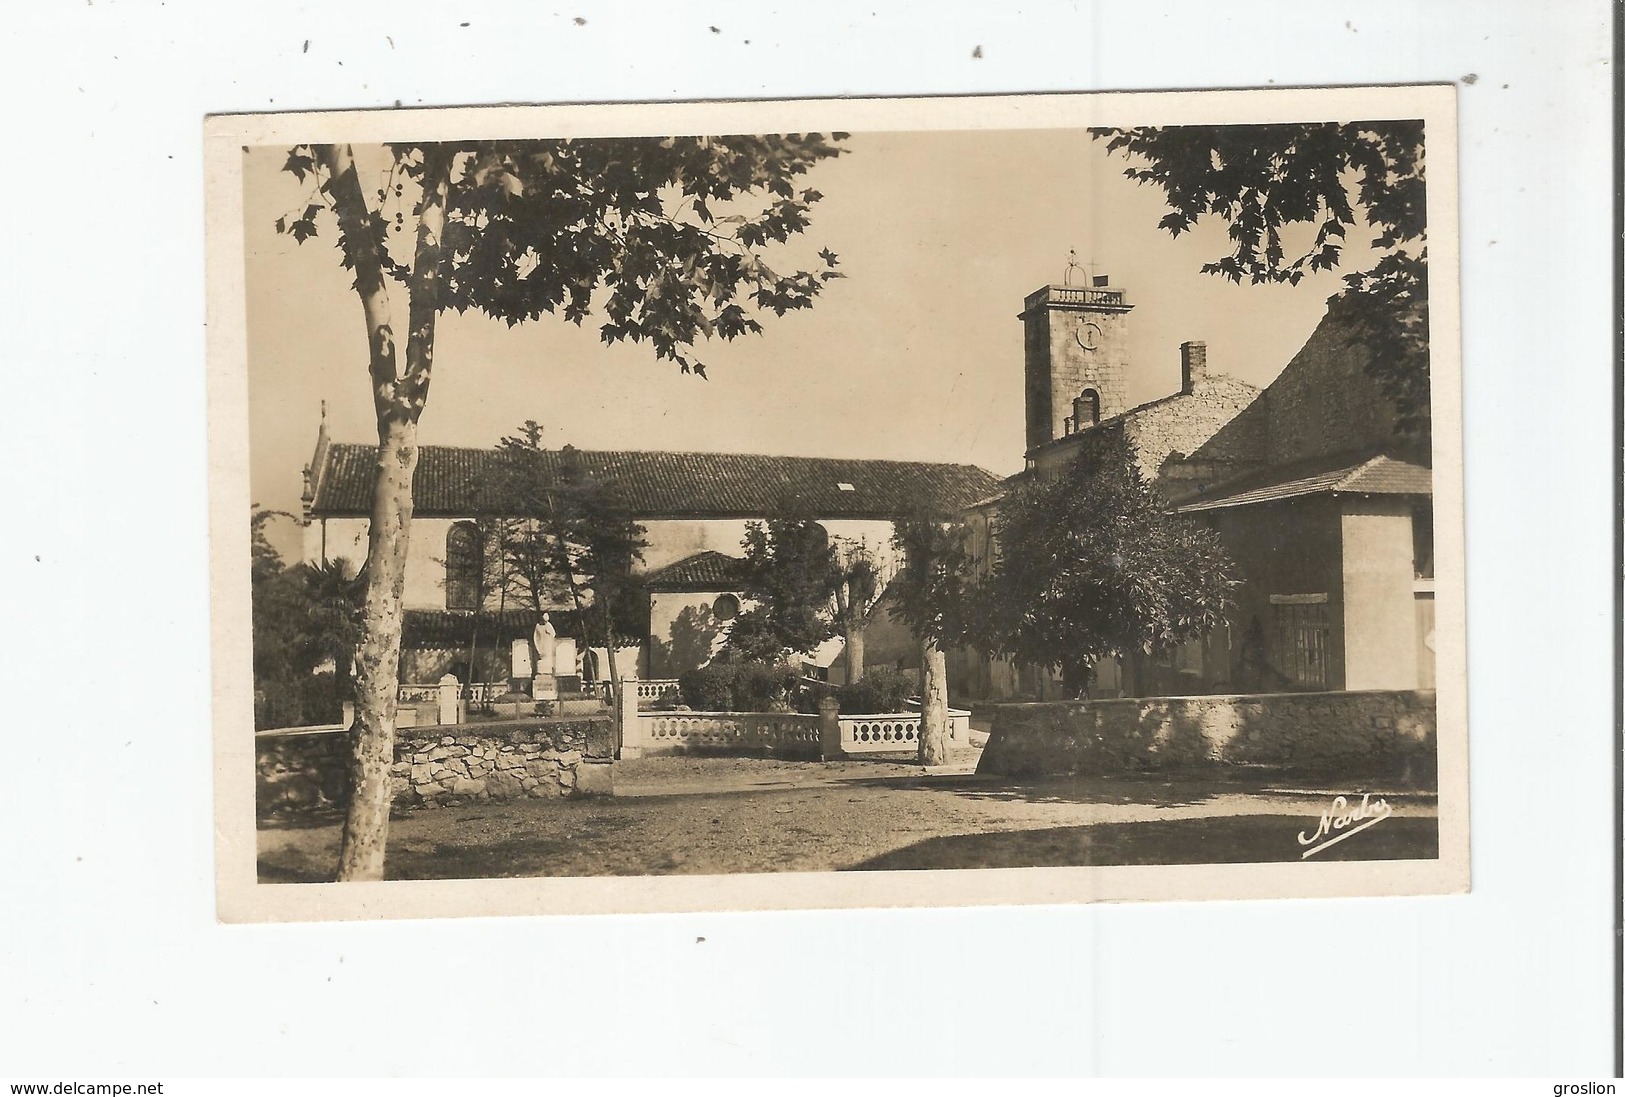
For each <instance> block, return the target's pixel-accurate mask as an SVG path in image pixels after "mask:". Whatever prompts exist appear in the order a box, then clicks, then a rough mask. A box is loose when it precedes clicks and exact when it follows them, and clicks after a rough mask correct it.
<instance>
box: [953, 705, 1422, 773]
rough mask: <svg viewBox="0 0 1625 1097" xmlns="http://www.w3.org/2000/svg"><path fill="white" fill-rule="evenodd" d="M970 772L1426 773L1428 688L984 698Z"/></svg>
mask: <svg viewBox="0 0 1625 1097" xmlns="http://www.w3.org/2000/svg"><path fill="white" fill-rule="evenodd" d="M988 707H989V708H990V709H991V710H992V712H993V727H992V731H991V733H990V736H989V739H988V744H987V748H986V749H985V750H984V751H983V752H982V758H981V762H980V763H979V764H978V765H977V768H976V771H977V772H978V773H985V774H995V775H1000V776H1007V777H1015V776H1074V775H1076V776H1107V775H1115V774H1124V773H1135V772H1140V771H1144V770H1155V769H1162V768H1167V767H1175V766H1212V765H1223V764H1232V765H1235V764H1252V765H1271V766H1278V767H1281V768H1284V769H1289V770H1296V771H1304V772H1317V771H1335V772H1336V773H1337V774H1339V775H1340V776H1356V775H1359V776H1390V777H1405V778H1410V779H1413V780H1418V781H1426V780H1430V779H1432V777H1433V775H1434V774H1435V773H1436V772H1437V770H1436V766H1437V760H1436V736H1435V702H1434V694H1433V691H1431V690H1365V691H1360V692H1347V693H1268V694H1229V695H1220V696H1211V697H1154V698H1152V697H1148V698H1126V699H1123V700H1111V701H1067V702H1050V703H1041V704H1022V705H1016V704H1007V705H991V706H988Z"/></svg>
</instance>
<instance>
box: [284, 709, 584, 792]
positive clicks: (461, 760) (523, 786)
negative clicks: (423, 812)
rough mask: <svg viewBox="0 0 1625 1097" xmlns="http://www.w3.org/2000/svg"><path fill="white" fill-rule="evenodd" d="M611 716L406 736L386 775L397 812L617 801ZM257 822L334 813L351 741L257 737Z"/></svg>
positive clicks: (406, 731) (405, 731)
mask: <svg viewBox="0 0 1625 1097" xmlns="http://www.w3.org/2000/svg"><path fill="white" fill-rule="evenodd" d="M613 758H614V739H613V728H612V727H611V725H610V721H609V719H608V717H607V716H606V717H592V718H587V717H557V718H552V719H545V718H537V719H530V720H515V721H502V722H497V721H492V722H490V723H479V724H457V725H444V726H437V727H419V728H401V729H399V730H398V731H397V733H396V740H395V762H394V765H393V766H392V767H391V770H390V774H391V778H392V782H393V785H394V791H395V806H396V807H398V808H401V807H439V806H441V805H443V804H449V803H461V802H464V801H469V800H517V799H521V798H526V797H530V798H535V799H547V798H550V797H567V796H570V797H573V796H607V795H611V794H613V792H614V778H613V771H612V761H613ZM255 761H256V766H257V791H258V797H257V798H258V808H259V812H260V813H261V814H268V813H275V812H290V811H313V810H321V809H324V808H337V807H339V806H341V805H342V804H343V803H344V799H345V796H346V772H347V767H348V765H349V738H348V735H347V734H346V733H345V732H343V731H340V730H329V731H292V732H273V733H262V734H260V735H258V736H256V737H255Z"/></svg>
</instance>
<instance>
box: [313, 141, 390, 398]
mask: <svg viewBox="0 0 1625 1097" xmlns="http://www.w3.org/2000/svg"><path fill="white" fill-rule="evenodd" d="M312 151H313V152H314V153H315V155H316V159H317V160H318V161H320V162H321V164H322V165H323V166H324V167H326V168H327V182H326V183H325V185H324V187H325V189H326V191H327V194H328V196H329V197H330V198H331V199H332V200H333V212H334V213H335V214H336V215H337V216H338V222H339V247H340V249H341V250H343V252H344V255H345V257H346V258H347V259H348V260H349V261H350V266H351V267H353V268H354V270H355V284H356V294H357V296H359V297H360V298H361V312H362V315H363V317H364V318H365V320H366V324H367V372H368V374H369V375H370V376H371V378H372V400H373V410H374V411H375V412H376V413H377V416H378V424H379V429H380V430H382V429H383V425H384V421H385V419H386V418H387V417H388V415H389V414H390V412H391V410H392V408H393V407H394V405H395V401H396V384H397V382H396V375H395V361H396V358H395V334H394V331H393V330H392V328H391V326H390V310H389V292H388V290H387V289H386V287H385V285H384V257H383V255H382V254H381V251H380V248H379V246H378V241H377V240H376V239H374V237H373V234H372V232H371V229H370V227H369V221H370V220H371V214H372V211H371V210H370V209H369V208H368V206H367V200H366V197H365V196H364V195H363V194H362V192H361V178H360V176H359V175H358V174H357V173H356V166H355V153H354V152H353V151H352V150H351V148H350V146H349V145H347V144H345V145H315V146H312Z"/></svg>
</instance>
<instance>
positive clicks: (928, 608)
mask: <svg viewBox="0 0 1625 1097" xmlns="http://www.w3.org/2000/svg"><path fill="white" fill-rule="evenodd" d="M892 541H893V543H894V544H895V545H896V547H897V549H898V551H899V552H900V553H901V554H902V557H903V566H902V568H901V569H900V570H899V571H898V573H897V575H896V577H895V578H893V579H892V581H891V586H890V588H889V589H890V591H891V592H892V594H893V596H894V597H895V598H896V601H895V602H894V603H893V605H892V609H891V612H892V616H894V617H895V618H897V619H899V620H901V621H903V622H904V623H906V624H907V625H908V627H909V631H910V632H912V633H913V634H914V637H915V639H916V640H918V641H919V644H920V755H919V758H920V764H921V765H923V766H937V765H942V764H943V763H945V762H946V761H947V760H948V660H947V655H946V649H947V648H949V647H952V646H954V645H955V644H958V643H961V642H963V640H964V639H965V637H966V635H967V633H968V631H969V622H970V617H969V611H970V609H971V600H970V593H971V591H970V588H969V576H970V560H969V557H968V556H967V555H966V553H965V547H964V546H965V528H964V523H963V521H962V520H961V519H960V518H959V517H958V516H957V515H946V514H939V513H935V512H932V511H929V510H921V511H919V512H917V513H915V514H912V515H909V516H907V517H906V518H904V519H902V520H900V521H898V522H897V523H895V525H894V526H893V532H892Z"/></svg>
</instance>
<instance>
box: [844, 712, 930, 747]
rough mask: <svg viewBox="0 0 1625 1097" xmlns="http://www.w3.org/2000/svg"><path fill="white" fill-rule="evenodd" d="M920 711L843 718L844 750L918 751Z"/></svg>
mask: <svg viewBox="0 0 1625 1097" xmlns="http://www.w3.org/2000/svg"><path fill="white" fill-rule="evenodd" d="M919 746H920V714H919V713H917V712H916V713H899V712H885V713H876V714H874V715H862V714H859V715H853V716H842V717H841V753H843V754H876V753H880V752H883V751H904V750H918V749H919Z"/></svg>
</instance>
